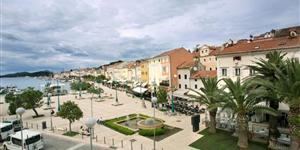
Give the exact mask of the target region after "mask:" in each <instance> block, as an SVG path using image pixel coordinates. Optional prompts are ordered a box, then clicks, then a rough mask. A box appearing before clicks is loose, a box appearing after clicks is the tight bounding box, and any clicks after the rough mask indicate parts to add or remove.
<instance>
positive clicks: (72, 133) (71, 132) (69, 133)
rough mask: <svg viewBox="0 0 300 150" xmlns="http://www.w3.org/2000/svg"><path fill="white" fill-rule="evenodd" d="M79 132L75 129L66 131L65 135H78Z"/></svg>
mask: <svg viewBox="0 0 300 150" xmlns="http://www.w3.org/2000/svg"><path fill="white" fill-rule="evenodd" d="M77 134H79V133H78V132H74V131H68V132H66V133H64V134H63V135H65V136H71V137H72V136H75V135H77Z"/></svg>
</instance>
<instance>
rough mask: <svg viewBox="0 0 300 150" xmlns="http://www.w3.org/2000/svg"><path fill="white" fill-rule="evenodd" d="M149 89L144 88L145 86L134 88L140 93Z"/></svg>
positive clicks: (134, 90)
mask: <svg viewBox="0 0 300 150" xmlns="http://www.w3.org/2000/svg"><path fill="white" fill-rule="evenodd" d="M147 90H148V89H146V88H143V87H135V88H133V89H132V91H133V92H136V93H139V94H143V93H145V92H146V91H147Z"/></svg>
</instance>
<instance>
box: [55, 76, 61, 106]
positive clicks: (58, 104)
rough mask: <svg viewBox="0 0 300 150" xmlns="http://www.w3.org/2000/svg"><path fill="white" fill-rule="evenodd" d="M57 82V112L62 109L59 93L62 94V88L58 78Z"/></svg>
mask: <svg viewBox="0 0 300 150" xmlns="http://www.w3.org/2000/svg"><path fill="white" fill-rule="evenodd" d="M56 84H57V112H59V111H60V101H59V94H60V88H58V87H59V84H58V80H56Z"/></svg>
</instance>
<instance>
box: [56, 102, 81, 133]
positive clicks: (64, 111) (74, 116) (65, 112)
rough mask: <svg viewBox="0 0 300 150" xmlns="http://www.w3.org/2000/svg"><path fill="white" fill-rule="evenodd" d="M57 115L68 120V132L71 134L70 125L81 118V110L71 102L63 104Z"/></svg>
mask: <svg viewBox="0 0 300 150" xmlns="http://www.w3.org/2000/svg"><path fill="white" fill-rule="evenodd" d="M57 115H58V116H60V117H61V118H63V119H68V120H69V132H72V128H71V124H72V123H73V122H75V121H76V120H79V119H80V118H82V117H83V113H82V111H81V109H80V108H79V107H78V105H77V104H75V103H74V102H72V101H67V102H64V103H63V104H62V105H61V107H60V111H59V112H58V113H57Z"/></svg>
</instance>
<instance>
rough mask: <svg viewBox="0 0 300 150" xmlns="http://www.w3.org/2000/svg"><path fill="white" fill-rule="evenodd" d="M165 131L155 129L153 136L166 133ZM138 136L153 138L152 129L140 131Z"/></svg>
mask: <svg viewBox="0 0 300 150" xmlns="http://www.w3.org/2000/svg"><path fill="white" fill-rule="evenodd" d="M166 131H167V129H166V128H164V127H162V128H157V129H155V136H159V135H163V134H165V133H166ZM139 135H142V136H147V137H149V136H154V129H140V130H139Z"/></svg>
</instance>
